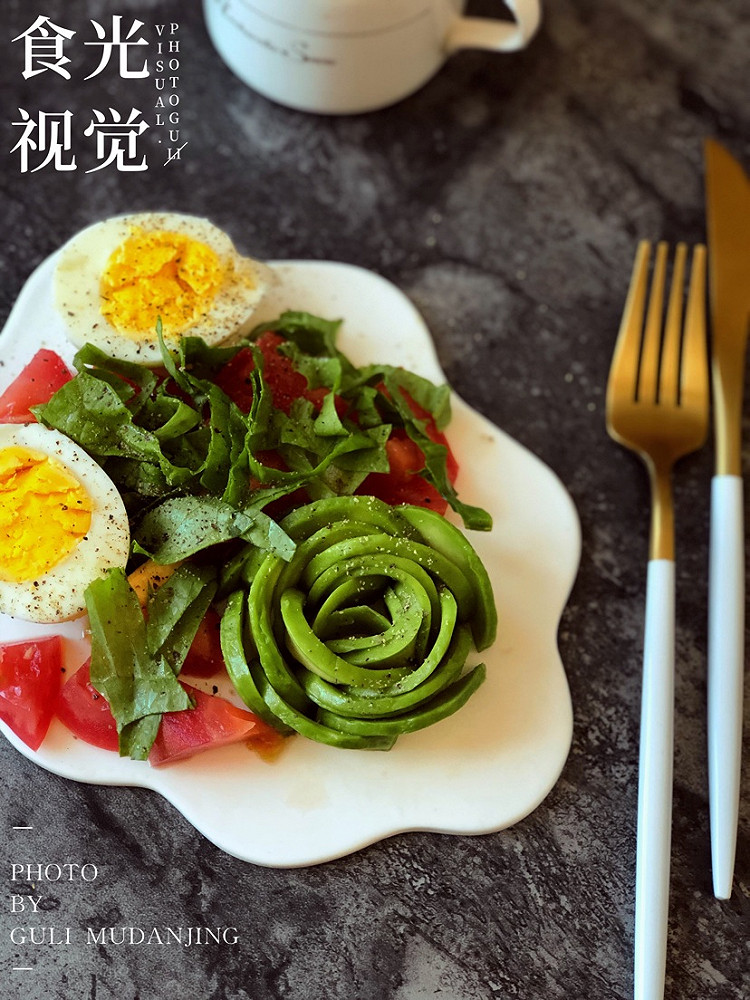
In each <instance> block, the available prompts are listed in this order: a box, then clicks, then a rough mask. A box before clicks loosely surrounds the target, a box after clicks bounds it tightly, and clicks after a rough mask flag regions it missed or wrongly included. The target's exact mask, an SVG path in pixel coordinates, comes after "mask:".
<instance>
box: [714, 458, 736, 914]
mask: <svg viewBox="0 0 750 1000" xmlns="http://www.w3.org/2000/svg"><path fill="white" fill-rule="evenodd" d="M742 494H743V489H742V477H741V476H731V475H718V476H714V477H713V480H712V482H711V540H710V553H709V577H708V798H709V811H710V815H711V864H712V871H713V885H714V895H715V896H716V897H717V898H718V899H729V897H730V896H731V894H732V878H733V873H734V856H735V850H736V846H737V820H738V814H739V795H740V769H741V757H742V688H743V671H744V637H745V563H744V549H745V541H744V530H743V495H742Z"/></svg>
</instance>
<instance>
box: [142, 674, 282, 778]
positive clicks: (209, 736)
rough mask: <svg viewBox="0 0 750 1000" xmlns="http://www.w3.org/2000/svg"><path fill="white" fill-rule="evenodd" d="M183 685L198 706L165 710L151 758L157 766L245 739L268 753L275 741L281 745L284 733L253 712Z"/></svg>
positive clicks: (152, 762)
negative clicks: (180, 710)
mask: <svg viewBox="0 0 750 1000" xmlns="http://www.w3.org/2000/svg"><path fill="white" fill-rule="evenodd" d="M182 686H183V687H184V688H185V690H186V691H187V692H188V694H189V695H190V696H191V697H192V698H193V699H194V700H195V708H192V709H186V710H185V711H184V712H165V714H164V715H163V716H162V720H161V725H160V726H159V733H158V735H157V737H156V740H155V742H154V745H153V747H152V748H151V753H150V754H149V758H148V760H149V763H150V764H152V765H153V766H154V767H159V766H161V765H164V764H173V763H174V762H175V761H178V760H184V759H185V758H186V757H192V755H193V754H196V753H200V752H201V751H203V750H210V749H212V748H213V747H222V746H227V745H228V744H230V743H240V742H245V743H247V745H248V746H250V747H252V748H257V749H258V750H262V751H264V752H266V751H267V750H268V748H269V747H270V746H271V745H272V744H274V745H278V744H279V743H280V742H281V741H282V740H283V736H281V735H280V734H279V733H277V732H276V730H275V729H272V727H271V726H269V725H267V724H266V723H265V722H263V721H262V720H261V719H259V718H258V717H257V715H253V714H252V712H247V711H246V710H245V709H242V708H237V706H236V705H233V704H232V703H231V702H229V701H227V700H226V699H225V698H219V697H217V696H216V695H210V694H206V693H205V692H204V691H199V690H198V689H197V688H194V687H190V685H188V684H183V685H182Z"/></svg>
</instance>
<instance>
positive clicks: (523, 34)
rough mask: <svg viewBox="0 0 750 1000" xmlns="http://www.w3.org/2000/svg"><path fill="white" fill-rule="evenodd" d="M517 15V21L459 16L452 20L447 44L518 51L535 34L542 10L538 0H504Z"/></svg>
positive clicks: (454, 47)
mask: <svg viewBox="0 0 750 1000" xmlns="http://www.w3.org/2000/svg"><path fill="white" fill-rule="evenodd" d="M505 3H506V5H507V6H508V7H509V8H510V9H511V11H512V12H513V14H514V15H515V20H514V21H495V20H492V19H490V18H487V17H459V18H456V20H455V21H454V22H453V24H452V26H451V28H450V31H449V32H448V37H447V39H446V48H447V51H448V52H449V53H451V52H455V51H457V50H458V49H491V50H493V51H494V52H516V51H518V49H523V48H525V47H526V46H527V45H528V44H529V42H530V41H531V39H532V38H533V37H534V35H535V34H536V30H537V28H538V27H539V22H540V20H541V16H542V12H541V7H540V4H539V0H505Z"/></svg>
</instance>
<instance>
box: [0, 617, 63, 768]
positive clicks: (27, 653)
mask: <svg viewBox="0 0 750 1000" xmlns="http://www.w3.org/2000/svg"><path fill="white" fill-rule="evenodd" d="M61 672H62V639H61V638H60V636H59V635H53V636H45V637H44V638H41V639H24V640H21V641H20V642H9V643H2V644H0V719H2V720H3V722H5V723H7V725H8V726H9V727H10V728H11V729H12V730H13V732H14V733H15V734H16V736H18V737H19V739H22V740H23V742H24V743H25V744H26V745H27V746H28V747H31V749H32V750H38V749H39V747H40V746H41V745H42V741H43V740H44V737H45V736H46V735H47V730H48V729H49V726H50V722H51V721H52V716H53V715H54V714H55V705H56V703H57V696H58V691H59V690H60V677H61Z"/></svg>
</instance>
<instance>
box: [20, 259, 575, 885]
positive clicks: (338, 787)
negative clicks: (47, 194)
mask: <svg viewBox="0 0 750 1000" xmlns="http://www.w3.org/2000/svg"><path fill="white" fill-rule="evenodd" d="M55 263H56V255H53V256H52V257H50V258H49V259H47V260H46V261H45V262H44V263H43V264H42V265H41V266H40V267H39V268H38V269H37V270H36V271H35V272H34V274H33V275H32V276H31V278H30V279H29V281H28V282H27V284H26V286H25V287H24V289H23V290H22V292H21V295H20V296H19V298H18V301H17V303H16V305H15V307H14V309H13V311H12V313H11V315H10V317H9V319H8V322H7V324H6V326H5V329H4V331H3V333H2V335H0V356H1V357H2V361H3V372H2V378H3V383H4V384H7V383H9V382H10V381H11V380H12V379H13V377H14V376H15V375H16V374H17V373H18V372H19V371H20V370H21V369H22V368H23V366H24V365H25V364H26V363H27V362H28V360H29V359H30V357H31V355H32V354H33V353H34V351H35V350H36V349H38V348H39V347H48V348H51V349H53V350H55V351H57V352H58V353H59V354H60V355H61V356H62V357H63V358H64V359H65V360H66V361H68V362H69V361H71V360H72V356H73V353H74V350H75V349H74V348H73V346H72V345H71V344H70V343H69V342H68V340H67V338H66V336H65V332H64V328H63V325H62V322H61V320H60V318H59V316H58V315H57V313H56V310H55V307H54V304H53V294H52V276H53V272H54V268H55ZM271 268H272V270H273V271H274V272H275V274H276V278H277V280H276V282H275V284H274V285H273V287H272V288H271V289H270V291H269V292H268V293H267V296H266V298H265V299H264V301H263V303H262V304H261V306H260V308H259V311H258V313H257V314H256V318H257V321H258V322H259V323H260V322H263V321H265V320H270V319H273V318H274V317H276V316H278V315H279V313H280V312H282V311H283V310H285V309H298V310H306V311H308V312H311V313H314V314H317V315H320V316H325V317H328V318H331V319H334V318H342V319H343V324H342V326H341V329H340V333H339V340H338V343H339V346H340V347H341V349H342V350H343V351H344V352H345V353H346V354H347V355H348V356H349V357H350V358H351V359H352V361H354V362H355V363H356V364H364V363H367V362H385V363H389V364H398V365H403V366H404V367H406V368H409V369H411V370H413V371H415V372H418V373H419V374H421V375H424V376H426V377H427V378H430V379H432V380H433V381H436V382H444V381H445V377H444V375H443V373H442V372H441V370H440V366H439V363H438V359H437V355H436V352H435V349H434V346H433V343H432V340H431V337H430V334H429V331H428V330H427V327H426V326H425V324H424V322H423V320H422V318H421V317H420V315H419V313H418V312H417V310H416V309H415V308H414V306H413V305H412V303H411V302H410V301H409V299H408V298H407V297H406V296H405V295H404V294H403V293H402V292H401V291H399V290H398V289H397V288H396V287H395V286H394V285H392V284H390V283H389V282H387V281H386V280H385V279H383V278H381V277H379V276H378V275H375V274H373V273H372V272H369V271H366V270H363V269H361V268H358V267H353V266H350V265H347V264H340V263H333V262H317V261H278V262H272V263H271ZM452 406H453V419H452V421H451V424H450V426H449V428H448V432H447V433H448V437H449V439H450V441H451V442H452V445H453V449H454V451H455V452H456V455H457V457H458V459H459V462H460V465H461V471H460V473H459V479H458V482H457V487H458V490H459V493H460V494H461V496H462V498H463V499H465V500H466V501H467V502H468V503H471V504H476V505H479V506H481V507H484V508H485V509H487V510H488V511H489V512H490V513H491V514H492V516H493V519H494V527H493V530H492V531H491V532H472V533H471V541H472V543H473V545H474V546H475V548H476V550H477V552H478V553H479V555H480V557H481V558H482V560H483V562H484V564H485V566H486V567H487V569H488V572H489V574H490V578H491V581H492V585H493V588H494V592H495V597H496V601H497V606H498V610H499V630H498V639H497V641H496V643H495V644H494V646H492V647H491V648H490V649H488V650H485V652H484V653H483V654H482V657H481V659H482V660H483V661H484V662H485V663H486V666H487V680H486V682H485V683H484V685H483V686H482V687H481V688H480V689H479V691H478V692H477V694H476V695H475V696H474V697H472V698H471V699H470V700H469V702H468V703H467V704H466V705H465V706H464V707H463V708H462V709H461V710H460V711H459V712H457V713H456V714H455V715H453V716H451V717H449V718H447V719H444V720H443V721H441V722H439V723H437V724H436V725H434V726H432V727H430V728H428V729H424V730H421V731H419V732H416V733H412V734H409V735H406V736H404V737H402V738H401V739H399V740H398V742H397V743H396V745H395V746H394V747H393V749H391V750H390V751H388V752H387V753H382V752H377V751H354V750H341V749H333V748H331V747H328V746H324V745H322V744H317V743H313V742H310V741H308V740H305V739H303V738H301V737H295V738H293V739H290V740H288V741H286V745H285V746H284V748H283V750H282V751H281V753H280V755H279V756H278V757H276V758H275V759H273V760H268V761H266V760H264V759H262V758H261V757H259V756H258V755H256V754H254V753H252V752H250V751H249V750H248V749H247V748H245V747H244V746H243V745H239V744H236V745H234V746H229V747H223V748H221V749H215V750H211V751H210V752H207V753H204V754H198V755H196V756H194V757H192V758H190V759H189V760H186V761H182V762H180V763H178V764H175V765H173V766H169V767H164V768H152V767H150V766H149V765H148V764H147V763H145V762H141V761H134V760H130V759H126V758H120V757H118V756H117V755H115V754H113V753H111V752H108V751H105V750H99V749H97V748H95V747H92V746H89V745H88V744H85V743H83V742H82V741H81V740H78V739H76V738H75V737H73V736H72V735H71V734H70V733H69V732H68V730H66V729H65V727H64V726H63V725H62V723H61V722H59V721H58V720H54V721H53V723H52V726H51V728H50V730H49V733H48V734H47V737H46V739H45V740H44V742H43V743H42V746H41V747H40V749H39V750H38V751H32V750H30V749H29V747H27V746H26V745H25V744H24V743H23V742H22V741H21V740H19V739H18V738H17V737H16V736H15V735H14V734H13V733H12V732H11V731H10V730H9V729H8V728H7V727H6V726H5V725H4V724H1V723H0V728H2V730H3V733H4V734H5V736H6V737H7V739H8V740H9V741H10V742H11V743H12V744H13V746H15V747H16V748H17V749H18V750H19V751H20V752H21V753H22V754H24V756H26V757H28V758H29V759H30V760H32V761H33V762H34V763H36V764H38V765H39V766H40V767H43V768H46V769H47V770H49V771H52V772H54V773H55V774H58V775H61V776H63V777H66V778H69V779H73V780H76V781H81V782H89V783H93V784H102V785H127V786H140V787H144V788H150V789H152V790H154V791H156V792H158V793H159V794H160V795H162V796H163V797H164V798H166V799H167V800H168V801H169V802H171V803H172V804H173V805H174V806H175V808H176V809H178V810H179V811H180V813H182V814H183V815H184V816H185V817H186V819H187V820H188V821H189V822H190V823H192V824H193V825H194V826H195V827H196V829H198V830H199V831H200V832H201V833H202V834H203V835H204V836H206V837H207V838H208V839H209V840H210V841H212V842H213V843H214V844H216V845H217V846H218V847H219V848H221V849H222V850H224V851H226V852H228V853H229V854H232V855H234V856H236V857H238V858H241V859H244V860H246V861H250V862H253V863H255V864H259V865H267V866H273V867H295V866H303V865H312V864H317V863H320V862H324V861H327V860H331V859H333V858H337V857H341V856H343V855H346V854H349V853H351V852H354V851H356V850H359V849H361V848H363V847H365V846H366V845H368V844H371V843H373V842H375V841H378V840H382V839H384V838H386V837H389V836H392V835H394V834H397V833H402V832H407V831H415V830H423V831H434V832H442V833H448V834H465V835H472V834H486V833H490V832H495V831H499V830H501V829H504V828H506V827H509V826H511V825H512V824H514V823H516V822H518V821H519V820H521V819H523V818H524V817H525V816H527V815H528V814H529V813H530V812H531V811H532V810H533V809H534V808H535V807H536V806H537V805H538V804H539V803H540V802H541V801H542V799H543V798H544V797H545V796H546V795H547V793H548V792H549V791H550V789H551V788H552V787H553V785H554V783H555V782H556V780H557V778H558V777H559V774H560V772H561V770H562V767H563V765H564V763H565V760H566V758H567V755H568V751H569V749H570V742H571V736H572V708H571V701H570V693H569V690H568V685H567V681H566V677H565V672H564V669H563V665H562V662H561V660H560V655H559V652H558V648H557V629H558V625H559V620H560V615H561V613H562V610H563V608H564V605H565V602H566V600H567V597H568V594H569V592H570V588H571V586H572V583H573V580H574V578H575V574H576V571H577V568H578V562H579V558H580V551H581V540H580V529H579V523H578V519H577V515H576V512H575V509H574V507H573V504H572V502H571V500H570V498H569V496H568V494H567V492H566V491H565V489H564V487H563V486H562V484H561V483H560V482H559V480H558V479H557V478H556V476H555V475H554V474H553V473H552V472H551V471H550V470H549V469H548V468H547V467H546V466H545V465H544V464H543V463H542V462H540V461H539V460H538V459H537V458H536V457H534V456H533V455H532V454H531V453H529V452H528V451H527V450H526V449H524V448H523V447H522V446H521V445H519V444H518V443H516V442H515V441H513V440H512V439H511V438H509V437H508V436H507V435H506V434H504V433H503V432H502V431H501V430H499V429H498V428H497V427H495V426H493V425H492V424H491V423H489V422H488V421H487V420H486V419H484V418H483V417H482V416H480V415H479V414H478V413H476V412H475V411H474V410H472V409H471V408H470V407H469V406H468V405H467V404H466V403H464V402H463V401H462V400H461V399H459V398H458V397H456V396H455V395H454V396H453V397H452ZM50 632H54V633H57V634H64V635H66V636H67V638H68V639H69V640H70V641H69V642H68V643H67V653H66V655H67V657H68V661H67V663H66V668H67V669H68V670H72V669H75V668H76V667H77V666H78V665H79V664H80V663H81V662H83V659H84V658H85V656H86V640H85V637H84V635H83V627H82V624H81V621H80V620H79V621H78V622H67V623H65V624H64V625H62V626H61V625H54V626H43V625H33V624H32V625H30V624H29V623H27V622H23V621H20V620H18V619H12V618H8V617H6V616H0V638H1V639H3V640H5V641H7V640H13V639H22V638H31V637H34V636H37V635H41V634H49V633H50ZM478 660H479V657H477V656H475V657H474V662H476V661H478ZM222 693H224V692H222Z"/></svg>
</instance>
